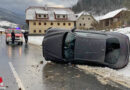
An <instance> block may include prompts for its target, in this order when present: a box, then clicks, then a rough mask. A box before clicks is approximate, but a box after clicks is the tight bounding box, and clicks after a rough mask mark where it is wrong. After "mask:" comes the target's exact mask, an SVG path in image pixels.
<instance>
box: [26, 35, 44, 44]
mask: <svg viewBox="0 0 130 90" xmlns="http://www.w3.org/2000/svg"><path fill="white" fill-rule="evenodd" d="M43 38H44V36H29V41H28V42H29V43H30V44H34V45H40V46H41V45H42V41H43Z"/></svg>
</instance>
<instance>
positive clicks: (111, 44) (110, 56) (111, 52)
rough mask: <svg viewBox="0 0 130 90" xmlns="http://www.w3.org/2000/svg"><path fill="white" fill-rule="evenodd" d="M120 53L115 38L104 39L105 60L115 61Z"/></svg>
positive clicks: (110, 62) (108, 61) (111, 62)
mask: <svg viewBox="0 0 130 90" xmlns="http://www.w3.org/2000/svg"><path fill="white" fill-rule="evenodd" d="M119 55H120V43H119V40H118V39H116V38H109V39H107V40H106V54H105V62H106V63H109V64H115V63H117V61H118V59H119Z"/></svg>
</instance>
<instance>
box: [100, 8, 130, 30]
mask: <svg viewBox="0 0 130 90" xmlns="http://www.w3.org/2000/svg"><path fill="white" fill-rule="evenodd" d="M99 25H100V28H101V29H106V30H110V29H115V28H119V27H125V26H130V11H128V10H127V9H125V8H122V9H119V10H115V11H112V12H109V13H107V14H106V15H104V16H103V17H102V18H101V19H100V21H99Z"/></svg>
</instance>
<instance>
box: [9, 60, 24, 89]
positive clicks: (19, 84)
mask: <svg viewBox="0 0 130 90" xmlns="http://www.w3.org/2000/svg"><path fill="white" fill-rule="evenodd" d="M9 66H10V68H11V70H12V72H13V75H14V77H15V79H16V82H17V83H18V87H19V88H21V89H22V90H25V88H24V86H23V84H22V81H21V80H20V78H19V76H18V74H17V72H16V70H15V68H14V66H13V64H12V63H11V62H9Z"/></svg>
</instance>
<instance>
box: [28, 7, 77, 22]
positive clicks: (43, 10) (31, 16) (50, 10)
mask: <svg viewBox="0 0 130 90" xmlns="http://www.w3.org/2000/svg"><path fill="white" fill-rule="evenodd" d="M36 14H48V16H49V19H48V20H50V21H55V20H56V19H55V16H54V14H61V15H67V16H68V21H75V20H76V17H75V14H74V12H73V11H72V10H71V9H69V8H59V7H29V8H28V9H26V20H36Z"/></svg>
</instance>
